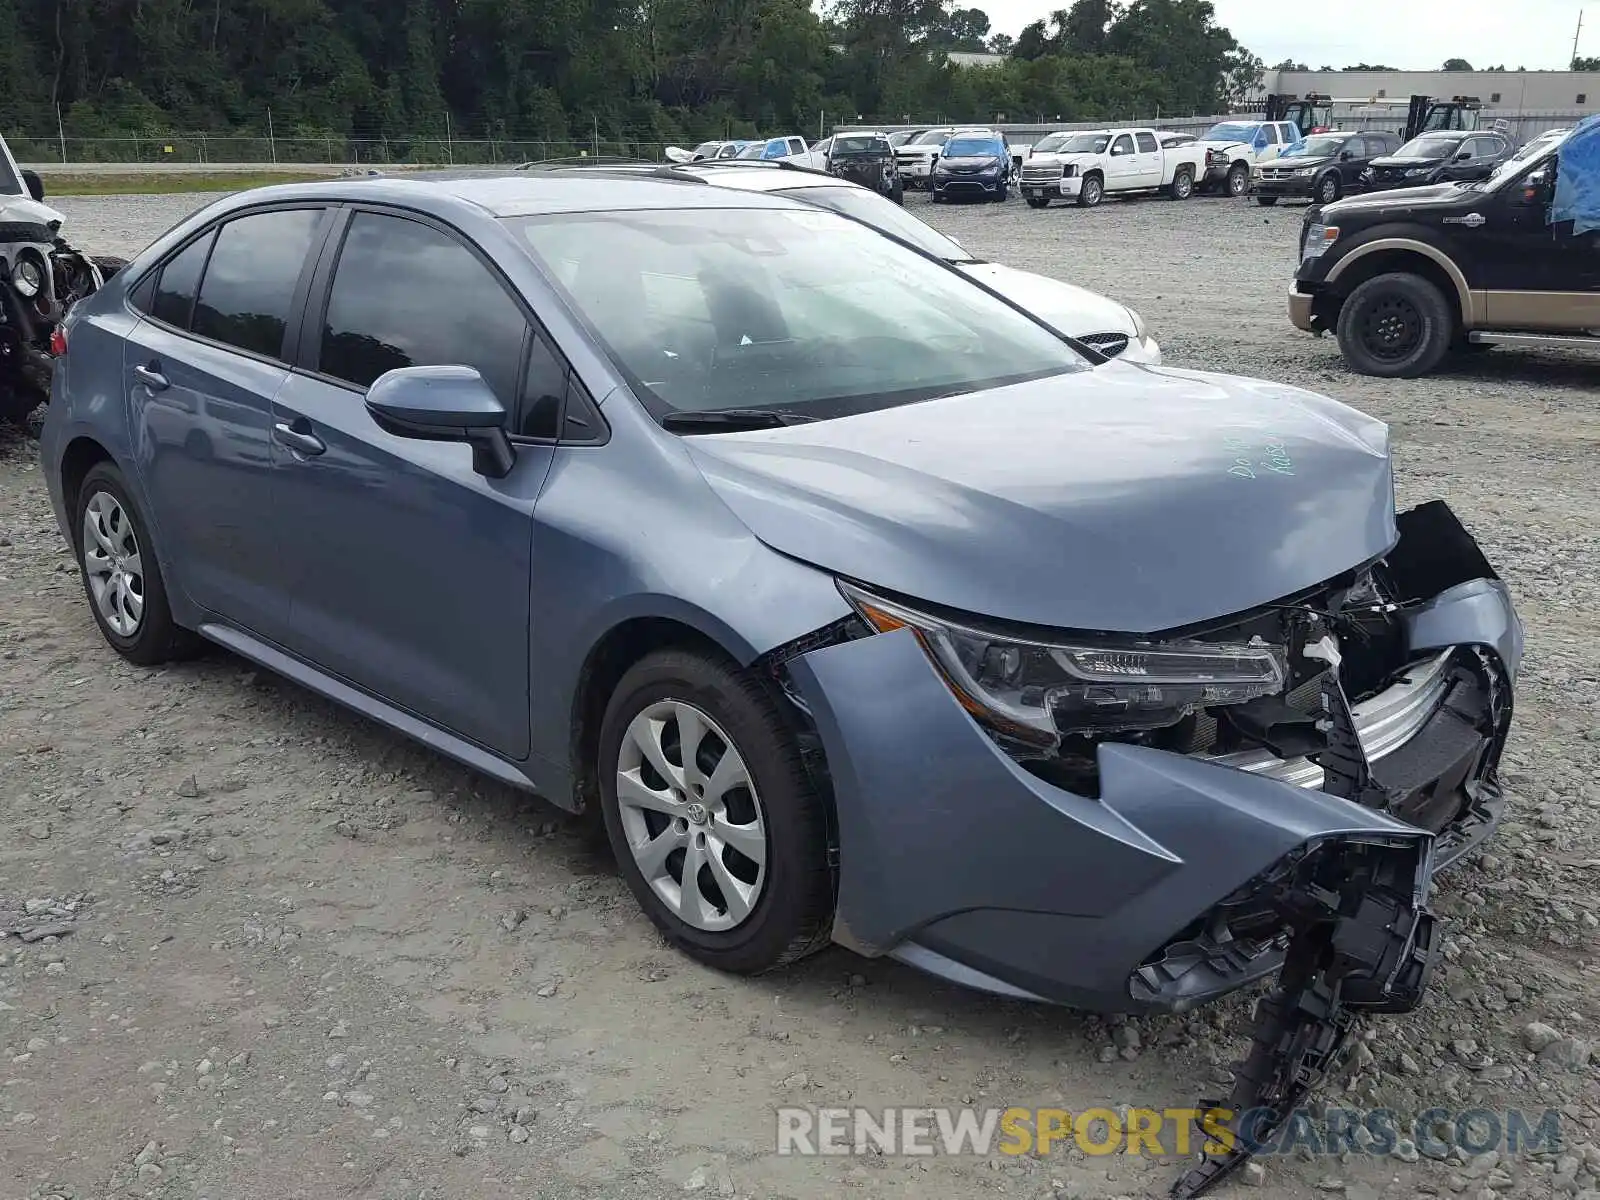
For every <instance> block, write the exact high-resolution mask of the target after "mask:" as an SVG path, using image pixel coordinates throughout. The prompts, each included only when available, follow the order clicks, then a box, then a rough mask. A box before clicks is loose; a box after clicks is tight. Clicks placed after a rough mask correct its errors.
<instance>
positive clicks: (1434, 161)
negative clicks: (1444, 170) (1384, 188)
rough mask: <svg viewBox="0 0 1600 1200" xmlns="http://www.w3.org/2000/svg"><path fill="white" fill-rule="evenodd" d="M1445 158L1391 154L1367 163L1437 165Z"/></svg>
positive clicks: (1390, 166)
mask: <svg viewBox="0 0 1600 1200" xmlns="http://www.w3.org/2000/svg"><path fill="white" fill-rule="evenodd" d="M1444 161H1445V160H1444V159H1442V158H1395V157H1393V156H1392V155H1390V156H1386V157H1384V158H1375V159H1373V160H1372V161H1371V162H1370V163H1369V164H1368V165H1369V166H1373V167H1388V168H1393V167H1437V166H1439V165H1440V164H1442V163H1443V162H1444Z"/></svg>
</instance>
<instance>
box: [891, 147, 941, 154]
mask: <svg viewBox="0 0 1600 1200" xmlns="http://www.w3.org/2000/svg"><path fill="white" fill-rule="evenodd" d="M941 149H943V147H941V146H931V145H922V146H897V147H895V153H896V154H919V155H923V156H926V155H929V154H937V153H939V151H940V150H941Z"/></svg>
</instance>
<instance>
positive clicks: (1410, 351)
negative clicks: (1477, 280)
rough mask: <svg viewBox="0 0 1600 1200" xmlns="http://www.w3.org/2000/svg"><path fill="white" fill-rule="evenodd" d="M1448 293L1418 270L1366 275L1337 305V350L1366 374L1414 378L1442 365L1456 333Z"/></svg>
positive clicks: (1353, 366)
mask: <svg viewBox="0 0 1600 1200" xmlns="http://www.w3.org/2000/svg"><path fill="white" fill-rule="evenodd" d="M1455 327H1456V320H1455V313H1454V311H1453V310H1452V308H1451V306H1450V302H1449V301H1448V300H1446V299H1445V296H1444V293H1443V292H1441V291H1440V290H1439V289H1438V288H1437V287H1435V286H1434V285H1433V284H1432V283H1430V282H1429V281H1428V280H1427V279H1424V278H1423V277H1422V276H1420V275H1413V274H1410V273H1409V272H1392V273H1390V274H1388V275H1378V276H1375V277H1374V278H1372V279H1369V280H1367V281H1366V282H1365V283H1363V284H1362V285H1361V286H1360V287H1358V288H1356V290H1355V291H1353V292H1351V293H1350V296H1349V298H1348V299H1346V300H1345V302H1344V305H1343V307H1342V308H1340V310H1339V325H1338V338H1339V350H1340V352H1341V353H1342V354H1343V355H1344V359H1345V361H1346V362H1347V363H1349V364H1350V366H1351V367H1352V368H1354V369H1355V370H1357V371H1360V372H1361V373H1362V374H1363V375H1377V376H1380V377H1382V378H1385V379H1414V378H1416V377H1417V376H1418V375H1426V374H1427V373H1428V372H1429V371H1431V370H1433V369H1434V368H1435V367H1437V366H1438V365H1439V362H1440V360H1441V359H1443V358H1444V356H1445V354H1446V352H1447V351H1448V350H1449V349H1450V343H1451V342H1452V341H1453V340H1454V338H1455V331H1456V329H1455Z"/></svg>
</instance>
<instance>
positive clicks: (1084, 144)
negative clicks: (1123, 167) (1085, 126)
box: [1057, 133, 1111, 154]
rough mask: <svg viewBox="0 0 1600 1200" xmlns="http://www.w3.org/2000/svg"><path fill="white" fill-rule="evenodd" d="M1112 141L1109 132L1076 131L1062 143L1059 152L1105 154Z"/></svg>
mask: <svg viewBox="0 0 1600 1200" xmlns="http://www.w3.org/2000/svg"><path fill="white" fill-rule="evenodd" d="M1110 142H1111V135H1110V134H1109V133H1075V134H1073V135H1072V136H1071V137H1069V138H1068V139H1067V140H1066V141H1064V142H1063V143H1062V144H1061V149H1060V150H1058V151H1057V153H1058V154H1104V153H1105V152H1106V146H1107V145H1109V144H1110Z"/></svg>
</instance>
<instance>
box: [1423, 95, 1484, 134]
mask: <svg viewBox="0 0 1600 1200" xmlns="http://www.w3.org/2000/svg"><path fill="white" fill-rule="evenodd" d="M1481 108H1483V103H1482V101H1480V100H1479V99H1478V98H1477V97H1476V96H1452V97H1450V99H1449V100H1435V99H1434V98H1433V97H1432V96H1413V97H1411V110H1410V112H1409V113H1407V115H1406V131H1405V139H1406V141H1408V142H1409V141H1410V140H1411V139H1412V138H1414V137H1416V136H1417V135H1418V134H1419V133H1437V132H1440V131H1442V130H1471V129H1476V128H1477V127H1478V111H1479V110H1480V109H1481Z"/></svg>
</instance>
